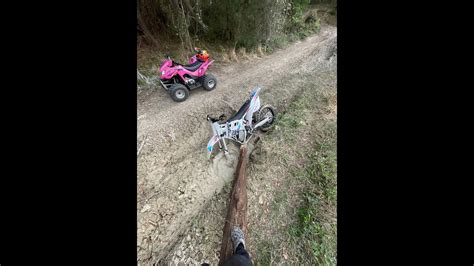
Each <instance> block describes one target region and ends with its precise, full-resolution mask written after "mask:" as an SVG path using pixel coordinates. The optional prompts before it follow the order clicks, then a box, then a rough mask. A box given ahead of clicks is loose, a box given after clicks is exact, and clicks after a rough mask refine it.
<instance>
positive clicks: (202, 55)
mask: <svg viewBox="0 0 474 266" xmlns="http://www.w3.org/2000/svg"><path fill="white" fill-rule="evenodd" d="M196 57H197V58H199V59H201V60H202V61H207V59H209V54H208V53H207V51H206V50H199V51H198V53H197V55H196Z"/></svg>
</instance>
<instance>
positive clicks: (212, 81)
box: [202, 74, 217, 91]
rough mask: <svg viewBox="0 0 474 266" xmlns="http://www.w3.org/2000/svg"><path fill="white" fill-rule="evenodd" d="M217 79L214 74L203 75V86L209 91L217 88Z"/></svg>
mask: <svg viewBox="0 0 474 266" xmlns="http://www.w3.org/2000/svg"><path fill="white" fill-rule="evenodd" d="M216 85H217V79H216V77H214V75H212V74H207V75H204V76H203V77H202V87H203V88H204V89H205V90H207V91H212V90H213V89H215V88H216Z"/></svg>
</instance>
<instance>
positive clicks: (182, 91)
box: [169, 83, 189, 102]
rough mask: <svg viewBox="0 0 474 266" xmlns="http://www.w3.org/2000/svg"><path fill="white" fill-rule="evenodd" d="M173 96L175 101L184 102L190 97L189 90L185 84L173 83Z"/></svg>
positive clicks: (171, 90)
mask: <svg viewBox="0 0 474 266" xmlns="http://www.w3.org/2000/svg"><path fill="white" fill-rule="evenodd" d="M169 92H170V95H171V98H172V99H173V101H175V102H183V101H185V100H186V99H187V98H188V97H189V90H188V88H186V86H184V85H183V84H179V83H177V84H173V85H171V86H170V89H169Z"/></svg>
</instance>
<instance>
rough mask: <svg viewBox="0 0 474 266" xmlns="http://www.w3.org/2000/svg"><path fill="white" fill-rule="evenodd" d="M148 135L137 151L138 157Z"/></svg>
mask: <svg viewBox="0 0 474 266" xmlns="http://www.w3.org/2000/svg"><path fill="white" fill-rule="evenodd" d="M147 137H148V135H145V137H144V138H143V141H142V144H140V148H138V151H137V157H138V155H140V151H141V150H142V148H143V145H144V144H145V141H146V138H147Z"/></svg>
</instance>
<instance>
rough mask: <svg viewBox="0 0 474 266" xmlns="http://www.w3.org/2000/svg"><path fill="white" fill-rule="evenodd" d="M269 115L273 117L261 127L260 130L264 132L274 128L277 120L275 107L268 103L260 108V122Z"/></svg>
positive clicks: (258, 114)
mask: <svg viewBox="0 0 474 266" xmlns="http://www.w3.org/2000/svg"><path fill="white" fill-rule="evenodd" d="M267 116H269V117H271V120H270V121H269V122H267V123H265V124H263V125H262V126H261V127H260V130H261V131H263V132H267V131H268V130H270V129H272V127H273V124H274V123H275V120H276V111H275V108H273V107H272V106H271V105H268V104H267V105H264V106H262V107H260V109H259V110H258V112H257V121H258V122H260V121H262V120H263V119H264V118H265V117H267ZM258 122H257V123H258Z"/></svg>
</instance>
